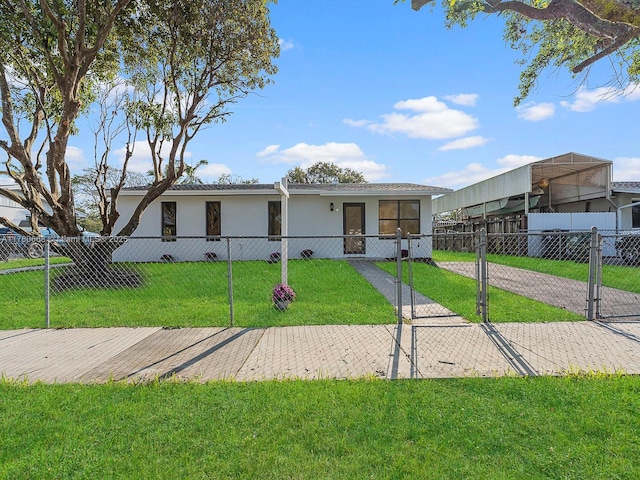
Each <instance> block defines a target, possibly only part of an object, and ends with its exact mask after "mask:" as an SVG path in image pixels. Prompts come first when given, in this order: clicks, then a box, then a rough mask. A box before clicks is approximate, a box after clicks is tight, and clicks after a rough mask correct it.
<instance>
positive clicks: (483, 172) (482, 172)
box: [424, 163, 509, 189]
mask: <svg viewBox="0 0 640 480" xmlns="http://www.w3.org/2000/svg"><path fill="white" fill-rule="evenodd" d="M507 170H509V169H508V168H500V169H494V170H491V169H489V168H487V167H485V166H484V165H482V164H481V163H470V164H468V165H467V166H466V167H465V168H464V169H463V170H457V171H453V172H447V173H445V174H444V175H440V176H437V177H431V178H427V179H425V180H424V183H425V184H426V185H435V186H437V187H448V188H453V189H458V188H462V187H466V186H467V185H471V184H473V183H477V182H480V181H482V180H486V179H487V178H490V177H493V176H495V175H499V174H500V173H504V172H506V171H507Z"/></svg>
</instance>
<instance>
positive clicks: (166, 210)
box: [162, 202, 178, 242]
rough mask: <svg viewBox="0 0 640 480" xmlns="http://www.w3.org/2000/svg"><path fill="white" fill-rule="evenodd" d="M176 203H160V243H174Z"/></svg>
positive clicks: (176, 232) (176, 231)
mask: <svg viewBox="0 0 640 480" xmlns="http://www.w3.org/2000/svg"><path fill="white" fill-rule="evenodd" d="M176 212H177V207H176V202H162V241H163V242H175V241H176V235H177V234H178V230H177V228H176V223H177V222H176Z"/></svg>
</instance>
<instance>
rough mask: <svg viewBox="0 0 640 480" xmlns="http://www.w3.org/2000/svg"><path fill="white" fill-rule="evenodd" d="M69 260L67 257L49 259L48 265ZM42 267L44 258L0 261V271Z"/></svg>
mask: <svg viewBox="0 0 640 480" xmlns="http://www.w3.org/2000/svg"><path fill="white" fill-rule="evenodd" d="M70 261H71V259H70V258H67V257H51V259H50V260H49V263H50V264H51V265H56V264H61V263H69V262H70ZM42 265H44V258H15V259H14V258H12V259H10V260H6V261H0V270H9V269H11V268H24V267H38V266H42Z"/></svg>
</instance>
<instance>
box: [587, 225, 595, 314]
mask: <svg viewBox="0 0 640 480" xmlns="http://www.w3.org/2000/svg"><path fill="white" fill-rule="evenodd" d="M597 264H598V228H597V227H591V242H590V244H589V284H588V286H587V320H593V319H594V303H595V289H596V272H597V269H598V265H597Z"/></svg>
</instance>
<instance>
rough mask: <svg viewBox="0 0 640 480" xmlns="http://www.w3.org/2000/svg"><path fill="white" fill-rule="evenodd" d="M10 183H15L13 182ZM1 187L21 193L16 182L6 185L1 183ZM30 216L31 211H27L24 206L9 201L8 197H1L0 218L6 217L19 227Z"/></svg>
mask: <svg viewBox="0 0 640 480" xmlns="http://www.w3.org/2000/svg"><path fill="white" fill-rule="evenodd" d="M9 181H11V182H13V181H12V180H9ZM0 187H1V188H4V189H7V190H14V191H16V192H18V193H19V192H20V187H18V185H17V184H16V183H15V182H13V183H5V184H1V183H0ZM28 215H29V210H27V209H25V208H24V207H22V205H20V204H18V203H16V202H14V201H13V200H9V199H8V198H7V197H3V196H2V195H0V217H4V218H6V219H7V220H9V221H10V222H13V223H15V224H16V225H17V224H19V223H20V221H21V220H24V219H25V218H27V216H28Z"/></svg>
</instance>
